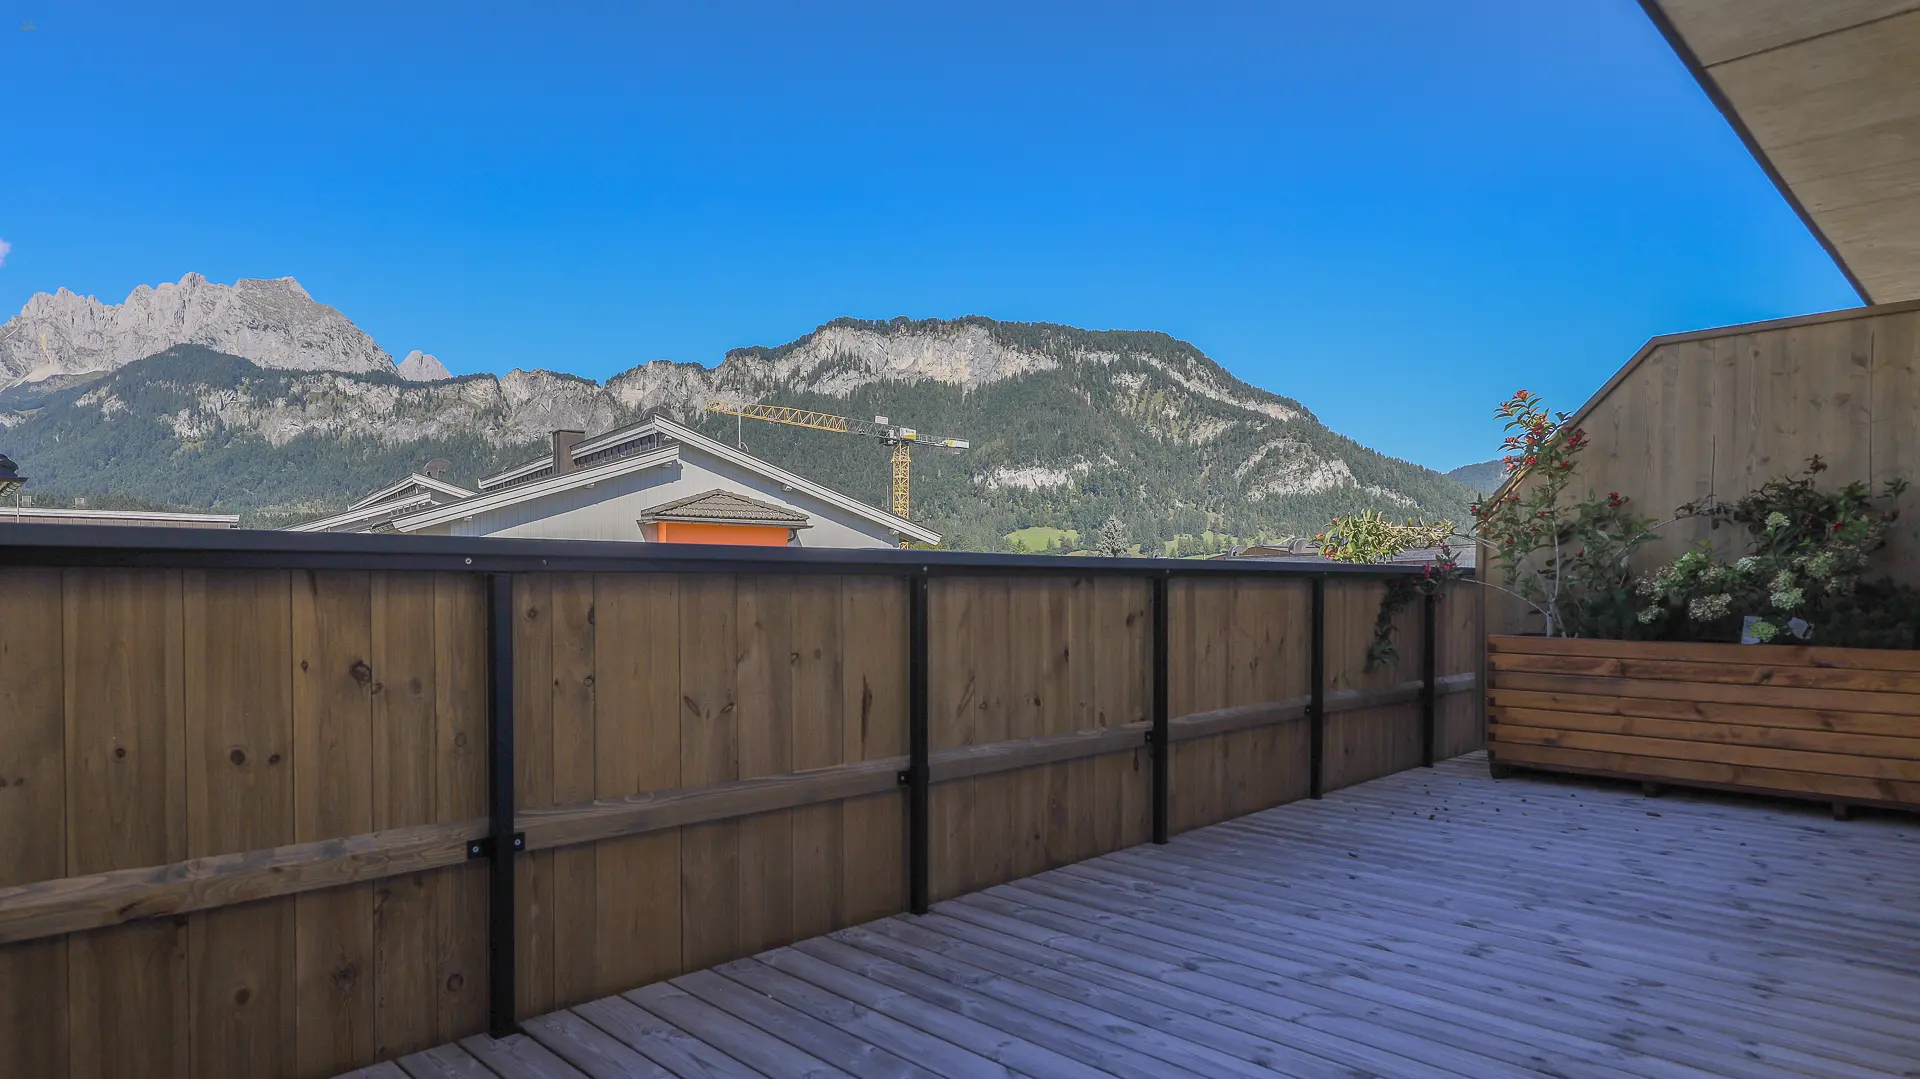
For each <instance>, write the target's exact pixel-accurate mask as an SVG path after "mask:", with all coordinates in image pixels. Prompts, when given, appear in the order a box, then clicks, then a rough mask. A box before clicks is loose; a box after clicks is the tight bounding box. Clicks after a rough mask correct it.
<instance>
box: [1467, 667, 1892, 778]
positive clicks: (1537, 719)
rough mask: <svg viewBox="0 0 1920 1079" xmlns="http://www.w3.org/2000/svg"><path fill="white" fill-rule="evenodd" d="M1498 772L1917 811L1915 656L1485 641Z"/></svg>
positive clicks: (1492, 755)
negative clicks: (1631, 781) (1636, 782)
mask: <svg viewBox="0 0 1920 1079" xmlns="http://www.w3.org/2000/svg"><path fill="white" fill-rule="evenodd" d="M1487 648H1488V656H1487V668H1488V676H1489V685H1488V691H1487V718H1488V729H1487V739H1488V743H1489V744H1488V754H1489V759H1490V760H1491V761H1492V762H1493V770H1494V774H1495V775H1496V776H1498V775H1500V774H1502V773H1503V772H1505V771H1507V770H1509V769H1510V768H1514V767H1520V768H1532V769H1542V770H1547V771H1555V772H1580V773H1586V774H1591V775H1604V776H1616V777H1620V778H1626V779H1638V780H1642V781H1643V782H1648V783H1672V784H1676V785H1681V786H1692V787H1715V788H1720V789H1726V790H1738V791H1749V792H1754V793H1761V794H1774V795H1782V796H1785V797H1790V798H1805V799H1813V800H1818V801H1823V802H1831V803H1833V805H1834V808H1835V812H1836V814H1838V815H1844V813H1845V807H1847V806H1852V805H1876V806H1891V807H1894V808H1900V809H1920V652H1907V651H1882V650H1878V649H1866V648H1858V649H1855V648H1809V647H1797V646H1773V645H1738V644H1675V643H1665V642H1645V641H1591V640H1569V639H1567V638H1562V637H1500V636H1492V637H1488V638H1487Z"/></svg>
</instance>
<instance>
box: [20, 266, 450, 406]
mask: <svg viewBox="0 0 1920 1079" xmlns="http://www.w3.org/2000/svg"><path fill="white" fill-rule="evenodd" d="M189 344H190V345H201V346H204V347H206V348H210V349H215V350H217V351H220V352H224V353H227V354H228V355H233V356H239V357H242V358H243V359H248V360H251V361H253V362H254V363H256V364H258V365H259V366H261V367H265V368H279V369H283V370H294V371H340V372H349V373H370V372H375V371H392V370H394V366H393V357H392V356H391V355H389V354H388V353H387V351H386V350H385V349H382V348H381V347H380V346H379V345H378V344H377V343H375V341H374V340H373V338H371V337H369V336H367V334H366V333H365V332H364V331H362V330H361V329H360V328H359V327H358V326H355V325H354V324H353V322H352V320H350V319H348V318H347V317H346V316H345V315H343V314H341V313H340V312H339V311H337V310H335V309H334V308H332V307H329V306H327V305H326V304H323V303H318V302H316V301H315V300H314V299H313V297H312V296H311V295H309V294H308V292H307V290H306V289H305V288H303V287H301V285H300V282H298V281H296V280H294V279H293V278H291V277H281V278H274V279H257V278H242V279H240V280H238V281H236V282H234V283H233V284H232V285H222V284H218V283H216V282H212V281H208V280H207V278H206V276H205V275H204V274H199V273H188V274H186V275H185V276H183V277H181V278H180V280H179V281H178V282H171V281H166V282H162V283H160V284H159V285H156V286H148V285H145V284H142V285H138V286H136V287H135V288H134V290H133V291H132V292H131V293H129V294H128V295H127V298H126V299H125V300H124V301H122V302H121V303H117V304H109V303H102V302H100V301H99V300H98V299H96V298H94V297H92V296H80V295H76V294H75V293H73V292H72V291H70V290H68V289H65V288H62V289H58V290H56V291H55V292H52V293H45V292H41V293H36V294H34V296H33V297H32V298H30V299H29V300H28V301H27V303H26V306H25V307H23V308H21V310H20V313H19V314H18V315H16V316H14V317H13V318H12V319H9V320H8V321H7V323H6V324H5V325H4V326H0V386H10V385H17V384H20V383H33V382H40V381H43V380H46V379H50V378H55V377H60V376H64V377H67V378H71V377H73V376H81V375H96V374H104V373H106V372H108V371H113V370H116V369H118V368H120V367H122V366H124V365H126V364H129V363H132V362H133V361H135V360H138V359H141V358H143V357H146V356H152V355H155V354H156V353H159V352H163V351H165V350H167V349H169V348H172V347H174V346H175V345H189ZM433 366H434V367H436V368H438V369H439V370H440V372H441V376H440V377H445V368H444V367H440V366H439V364H438V362H437V361H436V362H435V364H434V365H433Z"/></svg>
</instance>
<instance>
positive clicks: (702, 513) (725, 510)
mask: <svg viewBox="0 0 1920 1079" xmlns="http://www.w3.org/2000/svg"><path fill="white" fill-rule="evenodd" d="M655 521H689V522H697V523H701V524H729V525H773V526H777V527H782V528H807V527H809V525H808V521H807V515H806V514H804V513H801V512H799V511H798V510H791V509H788V508H787V507H785V506H776V505H774V504H773V503H771V502H762V501H760V500H759V499H757V498H748V497H747V496H746V495H743V494H736V493H734V492H733V491H725V490H721V489H720V488H718V487H716V488H714V489H713V490H711V491H702V492H701V493H699V494H697V495H688V496H687V497H685V498H676V499H674V500H673V501H671V502H662V503H661V504H660V505H658V506H653V507H650V508H649V509H648V510H647V512H646V514H645V515H644V516H642V517H641V518H640V523H641V524H652V523H654V522H655Z"/></svg>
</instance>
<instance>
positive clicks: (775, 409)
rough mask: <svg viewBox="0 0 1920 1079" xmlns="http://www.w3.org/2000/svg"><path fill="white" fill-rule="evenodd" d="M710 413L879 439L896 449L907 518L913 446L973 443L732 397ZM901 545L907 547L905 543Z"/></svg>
mask: <svg viewBox="0 0 1920 1079" xmlns="http://www.w3.org/2000/svg"><path fill="white" fill-rule="evenodd" d="M703 407H704V408H705V409H706V411H708V412H718V413H721V414H723V415H728V416H738V417H744V418H746V419H750V420H765V421H766V422H768V423H783V424H786V425H787V426H789V427H805V428H807V429H809V430H813V431H833V432H835V433H837V434H843V435H861V436H863V437H866V438H874V439H879V440H880V441H881V442H882V443H883V444H885V445H888V446H892V447H893V515H894V516H896V517H899V518H901V519H902V520H906V519H907V510H908V507H909V502H910V498H911V493H912V486H913V450H912V448H913V447H914V446H929V447H933V448H936V449H943V450H947V451H949V452H951V453H959V452H960V451H961V450H964V449H967V448H969V447H970V446H971V445H972V443H970V442H968V441H967V440H966V439H964V438H945V437H938V436H934V435H928V434H922V433H921V432H920V431H918V430H916V429H914V428H912V427H906V426H902V425H900V424H896V423H892V422H891V421H889V420H888V419H887V418H886V417H885V416H875V417H874V418H873V421H872V422H871V423H869V422H868V421H866V420H856V419H851V418H849V417H846V416H836V415H834V414H832V413H830V412H816V411H814V410H813V409H809V408H795V407H794V406H792V405H769V404H762V403H760V402H757V401H742V400H737V399H734V398H730V397H710V398H708V399H707V401H706V404H705V405H704V406H703ZM900 545H901V546H902V547H904V546H906V540H904V539H903V540H901V541H900Z"/></svg>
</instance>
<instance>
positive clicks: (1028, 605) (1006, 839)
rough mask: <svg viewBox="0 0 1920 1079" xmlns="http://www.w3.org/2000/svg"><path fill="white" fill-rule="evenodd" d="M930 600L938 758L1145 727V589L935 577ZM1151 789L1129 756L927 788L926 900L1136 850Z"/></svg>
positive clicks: (1142, 763) (1136, 759)
mask: <svg viewBox="0 0 1920 1079" xmlns="http://www.w3.org/2000/svg"><path fill="white" fill-rule="evenodd" d="M930 593H931V594H930V606H929V619H928V621H929V634H930V637H931V640H930V656H929V659H930V685H929V700H928V704H929V713H930V732H929V733H930V735H931V741H932V745H933V747H934V749H935V750H936V751H939V750H943V749H953V748H958V747H963V746H980V745H989V744H993V743H997V742H1005V741H1008V740H1022V739H1031V738H1041V737H1047V736H1051V735H1063V734H1071V733H1073V732H1076V731H1085V730H1095V729H1099V728H1102V727H1106V726H1110V725H1116V724H1124V723H1130V722H1144V721H1145V719H1146V705H1147V698H1148V694H1149V692H1150V690H1149V683H1148V681H1147V678H1146V675H1147V668H1146V666H1145V657H1146V655H1147V651H1148V649H1149V646H1150V642H1149V640H1148V618H1147V611H1146V604H1147V595H1148V586H1147V584H1146V582H1145V581H1103V580H1096V579H1094V578H1090V577H1072V576H1058V577H1043V576H1034V577H978V578H973V577H940V578H936V579H934V581H933V582H932V583H931V586H930ZM1149 782H1150V772H1149V766H1148V762H1147V758H1146V755H1145V753H1144V752H1139V753H1134V752H1129V753H1124V754H1122V753H1114V754H1108V755H1105V756H1102V757H1097V758H1086V759H1082V760H1075V761H1066V762H1060V763H1053V764H1044V765H1036V766H1033V767H1028V768H1024V769H1019V770H1015V771H1011V772H1001V773H996V774H992V775H985V776H978V777H972V778H965V779H957V780H950V781H943V782H940V783H938V784H936V785H935V786H934V788H933V791H932V797H931V799H930V801H931V810H932V814H933V843H932V850H931V852H930V858H931V880H930V890H931V893H932V895H933V897H934V898H935V899H936V900H938V899H943V898H947V897H950V896H954V895H959V894H962V893H965V892H969V891H976V890H978V889H981V888H988V887H992V886H994V885H996V884H1001V883H1004V882H1006V881H1008V880H1013V879H1016V878H1018V877H1023V876H1028V875H1031V874H1033V873H1038V872H1042V871H1044V870H1046V869H1048V868H1052V867H1054V866H1058V865H1064V864H1067V863H1069V862H1073V861H1079V860H1081V859H1083V858H1088V857H1092V856H1093V855H1094V854H1096V853H1104V852H1106V851H1109V850H1115V849H1118V848H1119V847H1122V846H1126V845H1130V844H1131V843H1135V842H1140V841H1141V839H1142V838H1144V837H1145V834H1146V832H1147V830H1148V829H1149V828H1150V826H1151V820H1150V813H1149V807H1148V805H1147V797H1148V795H1147V790H1148V787H1147V785H1148V783H1149ZM1116 810H1117V812H1115V811H1116Z"/></svg>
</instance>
